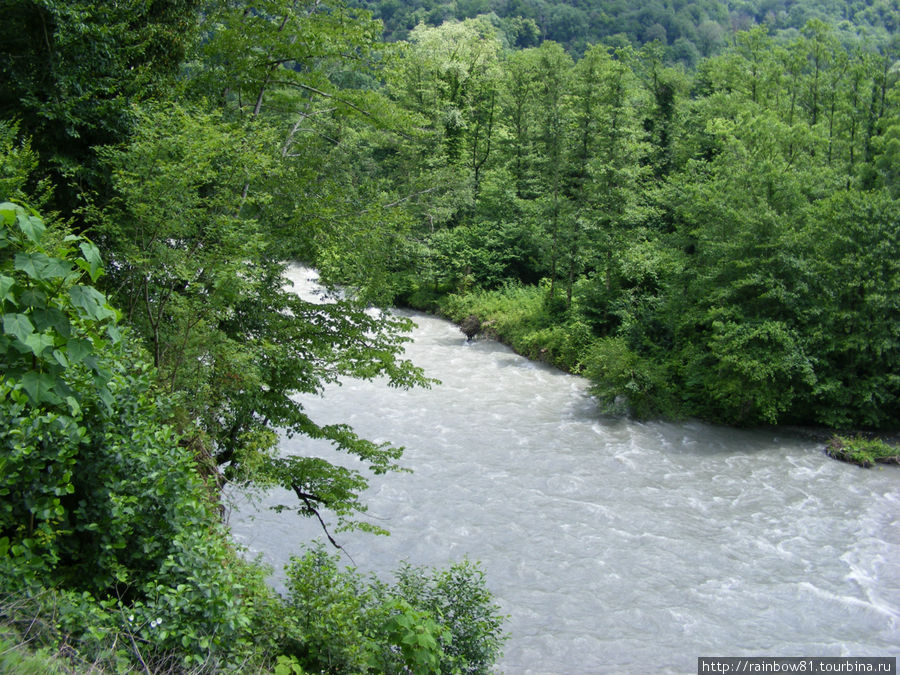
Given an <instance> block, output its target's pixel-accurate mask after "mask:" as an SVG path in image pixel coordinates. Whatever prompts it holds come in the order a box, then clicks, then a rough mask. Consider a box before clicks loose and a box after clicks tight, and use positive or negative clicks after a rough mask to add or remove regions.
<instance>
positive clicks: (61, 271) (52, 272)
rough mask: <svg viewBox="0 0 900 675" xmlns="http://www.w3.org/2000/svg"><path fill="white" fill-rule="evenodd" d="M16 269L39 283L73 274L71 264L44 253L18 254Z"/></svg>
mask: <svg viewBox="0 0 900 675" xmlns="http://www.w3.org/2000/svg"><path fill="white" fill-rule="evenodd" d="M15 268H16V269H17V270H19V271H20V272H25V274H27V275H28V276H29V277H31V278H32V279H35V280H37V281H48V280H50V279H63V278H65V277H66V276H68V275H69V274H70V273H71V272H72V265H71V263H69V262H67V261H65V260H60V259H59V258H51V257H50V256H48V255H45V254H44V253H17V254H16V259H15Z"/></svg>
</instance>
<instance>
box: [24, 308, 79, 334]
mask: <svg viewBox="0 0 900 675" xmlns="http://www.w3.org/2000/svg"><path fill="white" fill-rule="evenodd" d="M31 320H32V321H33V322H34V327H35V329H36V330H40V331H44V330H47V329H48V328H52V329H53V330H55V331H56V332H57V333H58V334H59V335H61V336H62V337H64V338H67V337H69V335H71V333H72V324H71V323H69V318H68V317H67V316H66V315H65V314H64V313H63V312H62V311H60V310H58V309H56V308H55V307H51V308H50V309H35V310H34V311H33V312H32V313H31Z"/></svg>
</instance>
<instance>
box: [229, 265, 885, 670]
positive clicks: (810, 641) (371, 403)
mask: <svg viewBox="0 0 900 675" xmlns="http://www.w3.org/2000/svg"><path fill="white" fill-rule="evenodd" d="M293 272H294V277H295V280H297V281H302V280H303V279H304V278H305V276H306V275H305V273H304V272H303V271H302V270H294V271H293ZM307 290H308V287H307ZM414 318H415V321H416V323H417V324H418V328H417V329H416V330H415V331H414V332H413V337H414V342H413V343H412V344H410V345H409V347H408V349H407V355H408V357H409V358H410V359H412V360H413V362H414V363H416V364H417V365H419V366H422V367H424V368H425V369H426V372H427V374H428V375H429V376H431V377H436V378H438V379H440V380H441V381H442V384H441V385H440V386H437V387H435V388H433V389H431V390H424V389H417V390H411V391H398V390H393V389H389V388H388V387H386V386H385V384H384V383H383V382H374V383H370V382H358V381H348V382H345V383H344V384H343V386H339V387H338V386H334V387H329V388H328V390H327V391H326V393H325V396H324V397H323V398H315V397H306V398H304V399H303V403H304V405H305V406H306V408H307V410H308V411H309V413H310V414H311V416H312V417H313V419H315V420H317V421H318V422H348V423H350V424H351V425H352V426H353V427H354V429H355V430H356V431H357V432H359V433H360V434H361V435H363V436H364V437H367V438H370V439H372V440H378V441H391V442H393V443H396V444H399V445H403V446H405V448H406V452H405V453H404V457H403V464H404V465H405V466H407V467H409V468H411V469H413V470H414V473H412V474H392V475H387V476H377V477H374V478H373V479H372V481H371V485H372V487H371V489H370V490H369V492H368V493H367V494H366V495H365V501H366V503H367V504H368V505H369V516H370V517H371V519H372V520H373V522H376V523H377V524H379V525H382V526H384V527H386V528H388V529H389V530H390V531H391V532H392V535H391V536H390V537H376V536H372V535H367V534H362V533H353V534H342V535H339V537H338V539H339V540H340V542H341V543H342V544H343V545H344V546H345V548H347V550H348V551H350V553H351V555H352V556H353V558H354V560H355V562H356V564H357V565H358V566H359V568H360V569H361V570H363V571H376V572H379V573H380V574H383V575H384V576H387V575H388V573H389V572H390V571H391V570H393V569H395V568H396V565H397V561H399V560H402V559H406V560H408V561H409V562H411V563H412V564H415V565H439V566H444V565H446V564H447V563H448V562H450V561H453V560H458V559H460V558H462V557H463V556H466V555H468V556H469V557H470V558H472V559H475V560H480V561H481V562H482V563H483V568H484V570H485V572H486V574H487V578H488V584H489V586H490V587H491V589H492V591H493V592H494V594H495V595H496V597H497V600H498V602H499V604H500V605H501V607H502V609H503V611H504V613H506V614H509V616H510V619H509V622H508V623H507V624H506V628H507V630H508V632H509V633H510V635H511V638H510V640H509V642H508V643H507V644H506V648H505V655H504V658H503V660H502V661H501V663H500V664H499V669H500V670H501V671H503V672H506V673H511V674H515V673H561V674H569V673H650V672H679V673H680V672H685V673H690V672H696V668H697V657H698V656H741V655H780V656H803V655H806V656H841V655H851V656H897V655H898V653H900V520H898V518H900V516H898V506H900V469H897V468H895V467H887V468H882V469H874V470H863V469H859V468H856V467H853V466H850V465H847V464H843V463H840V462H835V461H833V460H830V459H828V458H827V457H826V456H825V455H824V454H823V453H822V452H821V447H820V444H817V443H814V442H811V441H809V440H806V439H804V438H802V437H800V436H796V435H792V434H791V433H790V432H781V431H759V432H757V431H753V432H748V431H738V430H735V429H729V428H720V427H713V426H709V425H705V424H700V423H682V424H670V423H662V422H650V423H637V422H633V421H629V420H624V419H610V418H604V417H603V416H601V415H600V414H599V412H598V410H597V409H596V406H595V405H594V403H593V401H592V400H591V398H590V397H589V396H588V395H587V393H586V383H585V382H584V381H583V380H582V379H580V378H577V377H573V376H570V375H566V374H563V373H560V372H558V371H556V370H553V369H551V368H547V367H544V366H542V365H537V364H534V363H531V362H529V361H527V360H525V359H523V358H521V357H519V356H517V355H515V354H513V353H512V352H511V351H510V350H509V349H507V348H506V347H504V346H502V345H500V344H497V343H496V342H492V341H487V340H479V341H476V342H473V343H468V344H467V343H466V340H465V337H464V336H463V335H462V334H461V333H460V332H459V330H458V329H457V328H456V327H455V326H453V325H451V324H449V323H447V322H445V321H442V320H439V319H436V318H433V317H429V316H424V315H418V314H417V315H415V316H414ZM283 451H284V452H288V453H309V454H320V453H321V454H325V456H328V455H327V453H328V452H329V451H328V450H327V449H326V448H325V447H323V446H321V445H319V444H317V443H316V442H312V441H309V440H308V439H302V438H295V439H293V440H285V441H284V442H283ZM330 454H331V455H334V453H333V452H332V453H330ZM279 498H280V499H290V496H289V495H271V496H270V497H268V498H266V500H264V502H263V504H262V505H260V506H259V507H253V506H251V505H249V504H247V503H243V502H242V503H240V504H239V505H238V507H237V508H236V510H235V512H234V513H232V515H231V524H232V529H233V532H234V534H235V537H236V538H237V539H238V540H239V541H240V542H242V543H243V544H245V545H246V546H248V547H249V548H250V550H251V551H253V552H258V553H261V554H262V555H263V557H264V558H265V559H266V560H267V561H268V562H270V563H271V564H272V565H273V566H275V568H276V569H280V568H281V566H282V565H283V564H284V563H285V562H286V561H287V559H288V557H289V556H290V555H293V554H295V553H296V552H298V550H299V549H300V547H301V546H302V544H303V543H304V542H307V541H309V540H310V539H311V538H315V537H317V536H319V535H320V531H319V530H318V526H317V524H316V523H315V522H312V521H310V520H304V519H300V518H298V517H297V516H296V515H295V514H292V513H289V512H284V513H282V514H275V513H274V512H272V511H270V510H268V509H266V508H265V504H266V503H275V502H277V501H278V500H279Z"/></svg>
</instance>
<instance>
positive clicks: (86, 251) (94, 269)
mask: <svg viewBox="0 0 900 675" xmlns="http://www.w3.org/2000/svg"><path fill="white" fill-rule="evenodd" d="M79 248H80V249H81V253H82V255H84V260H77V261H75V264H76V265H78V266H79V267H80V268H82V269H84V270H85V271H86V272H87V273H88V274H89V275H90V277H91V281H97V279H99V278H100V277H101V276H102V275H103V261H102V260H101V259H100V251H99V250H98V249H97V247H96V246H95V245H94V244H93V242H90V241H84V242H82V243H81V245H80V246H79ZM85 263H86V264H87V267H85Z"/></svg>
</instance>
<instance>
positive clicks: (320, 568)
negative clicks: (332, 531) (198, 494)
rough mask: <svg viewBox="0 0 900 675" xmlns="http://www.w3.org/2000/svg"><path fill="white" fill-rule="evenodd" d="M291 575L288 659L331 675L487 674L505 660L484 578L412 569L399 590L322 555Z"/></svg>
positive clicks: (305, 560) (315, 553) (462, 567)
mask: <svg viewBox="0 0 900 675" xmlns="http://www.w3.org/2000/svg"><path fill="white" fill-rule="evenodd" d="M287 571H288V590H289V593H288V597H287V605H288V617H289V619H288V625H289V627H290V628H289V633H290V635H289V638H288V640H287V641H286V643H285V644H286V646H287V647H288V649H289V651H288V652H286V654H285V657H287V658H290V659H294V660H295V661H296V663H297V664H298V665H299V666H301V667H302V668H303V669H305V670H307V671H312V672H332V673H363V672H373V673H405V672H415V673H420V672H442V673H486V672H488V671H489V669H490V667H491V666H492V665H493V664H494V663H495V661H496V660H497V659H498V658H499V656H500V654H501V651H500V650H501V646H502V644H503V640H504V636H503V634H502V630H501V627H502V624H503V621H504V619H503V617H502V616H500V615H499V613H498V608H497V606H496V605H494V603H493V597H492V596H491V594H490V592H489V591H488V590H487V587H486V586H485V583H484V575H483V573H482V572H481V570H480V569H479V568H478V567H477V566H475V565H474V564H472V563H469V562H468V561H465V562H461V563H457V564H455V565H453V566H451V567H450V568H449V569H447V570H442V571H431V572H429V571H426V570H424V569H421V568H414V567H410V566H404V567H401V568H400V570H399V571H398V572H397V575H396V576H397V582H396V584H393V585H391V584H387V583H385V582H383V581H379V580H377V579H375V578H369V579H365V578H363V577H362V576H361V575H360V574H359V573H358V572H356V571H355V570H353V569H346V570H341V569H340V568H339V565H338V557H337V555H331V554H328V553H327V552H325V551H324V550H323V549H322V548H321V547H318V548H314V549H311V550H310V551H308V552H307V553H306V554H305V555H304V556H302V557H299V558H294V559H292V561H291V564H290V565H289V566H288V568H287Z"/></svg>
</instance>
